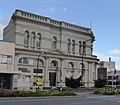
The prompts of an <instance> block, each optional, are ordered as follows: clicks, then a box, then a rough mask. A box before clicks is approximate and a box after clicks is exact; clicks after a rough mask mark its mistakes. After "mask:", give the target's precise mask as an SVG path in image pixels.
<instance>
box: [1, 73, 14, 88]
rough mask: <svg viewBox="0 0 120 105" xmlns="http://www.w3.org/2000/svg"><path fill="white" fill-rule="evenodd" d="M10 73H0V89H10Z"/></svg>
mask: <svg viewBox="0 0 120 105" xmlns="http://www.w3.org/2000/svg"><path fill="white" fill-rule="evenodd" d="M11 80H12V75H10V74H4V73H1V74H0V88H1V89H11V88H12V81H11Z"/></svg>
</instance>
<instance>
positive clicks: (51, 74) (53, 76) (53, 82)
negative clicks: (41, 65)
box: [49, 72, 56, 86]
mask: <svg viewBox="0 0 120 105" xmlns="http://www.w3.org/2000/svg"><path fill="white" fill-rule="evenodd" d="M49 81H50V86H56V73H55V72H49Z"/></svg>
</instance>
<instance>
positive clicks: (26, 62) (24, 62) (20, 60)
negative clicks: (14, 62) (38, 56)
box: [18, 57, 29, 64]
mask: <svg viewBox="0 0 120 105" xmlns="http://www.w3.org/2000/svg"><path fill="white" fill-rule="evenodd" d="M18 63H21V64H29V61H28V59H27V58H25V57H22V58H20V59H19V61H18Z"/></svg>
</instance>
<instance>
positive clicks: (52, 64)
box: [50, 60, 58, 67]
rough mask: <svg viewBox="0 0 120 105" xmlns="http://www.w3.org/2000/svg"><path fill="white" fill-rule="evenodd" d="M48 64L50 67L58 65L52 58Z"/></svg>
mask: <svg viewBox="0 0 120 105" xmlns="http://www.w3.org/2000/svg"><path fill="white" fill-rule="evenodd" d="M50 66H52V67H57V66H58V63H57V61H55V60H53V61H52V62H51V63H50Z"/></svg>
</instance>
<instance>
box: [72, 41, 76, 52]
mask: <svg viewBox="0 0 120 105" xmlns="http://www.w3.org/2000/svg"><path fill="white" fill-rule="evenodd" d="M72 52H73V53H75V40H72Z"/></svg>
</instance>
